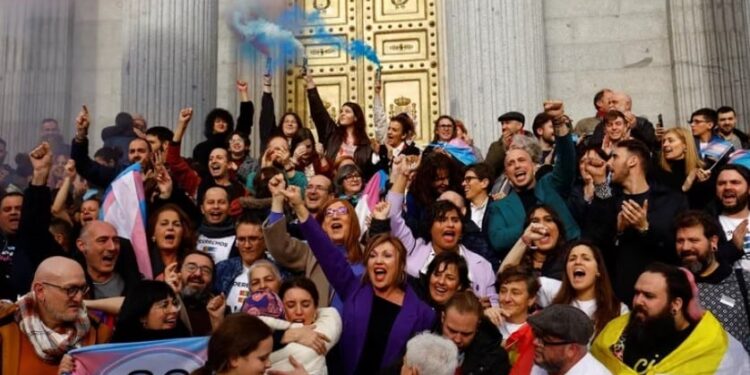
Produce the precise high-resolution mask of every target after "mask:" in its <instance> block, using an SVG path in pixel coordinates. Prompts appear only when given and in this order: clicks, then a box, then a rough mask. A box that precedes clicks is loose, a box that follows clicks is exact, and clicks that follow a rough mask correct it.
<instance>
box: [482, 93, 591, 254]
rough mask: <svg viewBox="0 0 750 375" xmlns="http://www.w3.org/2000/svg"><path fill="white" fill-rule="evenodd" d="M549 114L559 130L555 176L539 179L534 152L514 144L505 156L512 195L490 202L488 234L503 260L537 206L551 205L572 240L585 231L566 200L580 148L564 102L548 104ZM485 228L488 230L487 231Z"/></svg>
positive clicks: (509, 193)
mask: <svg viewBox="0 0 750 375" xmlns="http://www.w3.org/2000/svg"><path fill="white" fill-rule="evenodd" d="M545 106H548V107H549V109H545V112H546V113H547V114H548V115H549V116H550V117H551V118H553V120H552V121H553V123H554V129H555V152H554V154H555V160H557V161H558V162H557V163H555V166H554V168H553V169H552V172H551V173H547V174H546V175H544V176H543V177H541V178H539V179H537V178H536V176H535V165H536V164H537V162H538V161H536V160H534V158H533V157H532V154H531V152H530V151H529V150H528V149H527V148H522V147H518V146H516V144H515V143H511V145H510V148H509V150H508V152H507V153H506V155H505V176H506V177H507V178H508V181H509V182H510V185H511V187H512V188H511V189H510V191H509V192H508V196H507V197H505V198H503V199H500V200H497V201H494V202H491V203H489V207H488V208H487V210H488V211H489V213H488V216H489V222H488V228H486V230H485V232H487V234H488V236H489V240H490V244H491V245H492V248H493V250H494V251H495V252H496V253H497V257H498V258H499V259H502V258H504V257H505V255H507V254H508V251H510V249H511V248H512V247H513V245H514V244H515V243H516V241H517V240H518V238H519V237H521V234H522V232H523V229H524V228H523V222H524V219H525V218H526V214H527V213H528V212H529V210H530V209H531V208H532V207H534V206H536V205H537V204H540V203H542V204H546V205H549V206H551V207H552V208H553V209H554V210H555V212H557V214H558V215H559V216H560V218H561V219H562V221H563V223H564V224H565V228H564V229H565V233H566V234H567V237H568V238H569V239H575V238H578V236H580V234H581V230H580V228H579V227H578V224H577V223H576V221H575V219H574V218H573V215H572V214H571V213H570V211H569V210H568V206H567V205H566V203H565V197H567V195H568V194H569V193H570V191H571V188H572V186H573V180H574V179H575V176H576V149H575V144H574V143H573V138H572V137H571V135H570V120H569V119H568V118H567V117H566V116H565V115H564V113H563V110H562V103H559V102H552V103H545ZM483 229H484V228H483ZM561 231H562V228H561Z"/></svg>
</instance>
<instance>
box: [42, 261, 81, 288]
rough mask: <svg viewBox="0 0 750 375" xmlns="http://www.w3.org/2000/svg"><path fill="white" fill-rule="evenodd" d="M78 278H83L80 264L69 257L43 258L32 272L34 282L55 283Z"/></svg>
mask: <svg viewBox="0 0 750 375" xmlns="http://www.w3.org/2000/svg"><path fill="white" fill-rule="evenodd" d="M79 278H80V279H82V278H84V274H83V268H81V265H80V264H78V262H76V261H74V260H72V259H70V258H65V257H59V256H58V257H50V258H47V259H45V260H44V261H43V262H42V263H41V264H39V267H37V268H36V273H34V283H43V282H45V283H50V282H51V283H57V282H60V281H65V280H70V279H79Z"/></svg>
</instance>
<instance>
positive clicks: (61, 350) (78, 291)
mask: <svg viewBox="0 0 750 375" xmlns="http://www.w3.org/2000/svg"><path fill="white" fill-rule="evenodd" d="M88 289H89V286H88V285H87V284H86V279H85V277H84V274H83V269H81V266H80V265H78V264H77V263H76V262H75V261H73V260H71V259H68V258H63V257H59V256H55V257H51V258H47V259H46V260H44V261H43V262H42V263H41V264H40V265H39V267H38V268H37V270H36V272H35V274H34V281H33V285H32V291H31V292H29V293H28V294H26V295H24V296H23V297H21V299H19V301H18V302H16V306H15V307H14V308H15V309H17V310H18V312H17V313H16V314H15V317H14V319H13V320H12V321H11V322H9V323H7V324H5V325H3V326H2V327H0V352H1V353H2V368H0V370H1V372H2V373H3V374H5V375H16V374H34V375H46V374H50V375H52V374H58V373H64V372H68V373H69V372H71V371H72V370H73V369H72V364H73V361H72V359H71V358H70V357H64V356H65V354H66V353H67V352H68V351H70V350H73V349H76V348H79V347H81V346H87V345H93V344H96V343H102V342H106V339H107V338H108V337H106V336H108V335H106V327H105V326H104V325H101V326H99V327H96V326H95V324H94V322H93V321H92V320H91V319H89V317H88V315H87V312H86V308H84V306H83V298H84V295H85V294H86V291H87V290H88ZM98 329H101V331H99V332H97V330H98ZM61 361H62V364H61Z"/></svg>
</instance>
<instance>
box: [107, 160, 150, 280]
mask: <svg viewBox="0 0 750 375" xmlns="http://www.w3.org/2000/svg"><path fill="white" fill-rule="evenodd" d="M99 219H101V220H104V221H106V222H108V223H110V224H112V225H114V227H115V229H117V235H119V236H120V237H122V238H127V239H128V240H130V243H131V244H132V245H133V252H135V259H136V261H137V262H138V270H139V271H140V272H141V274H143V276H144V277H145V278H147V279H152V278H153V277H154V276H153V272H152V270H151V260H150V259H149V256H148V244H147V243H146V200H145V199H144V194H143V177H142V176H141V163H134V164H133V165H131V166H130V167H128V168H127V169H125V170H124V171H122V173H120V175H119V176H117V178H115V180H114V181H112V184H111V185H109V188H107V192H106V193H105V194H104V200H103V202H102V210H101V213H100V214H99Z"/></svg>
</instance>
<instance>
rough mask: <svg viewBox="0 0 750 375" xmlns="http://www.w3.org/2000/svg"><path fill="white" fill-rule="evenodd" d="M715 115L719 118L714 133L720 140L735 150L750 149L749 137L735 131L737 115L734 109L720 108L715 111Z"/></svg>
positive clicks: (738, 130)
mask: <svg viewBox="0 0 750 375" xmlns="http://www.w3.org/2000/svg"><path fill="white" fill-rule="evenodd" d="M716 114H717V115H718V116H719V118H718V120H719V126H718V127H717V130H718V131H717V132H716V133H717V134H718V135H719V136H720V137H721V138H723V139H724V140H725V141H727V142H729V143H731V144H732V146H734V149H735V150H742V149H745V148H748V147H750V137H748V135H747V134H745V133H743V132H742V131H740V129H737V113H736V112H735V111H734V108H732V107H729V106H722V107H719V108H718V109H717V110H716Z"/></svg>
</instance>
